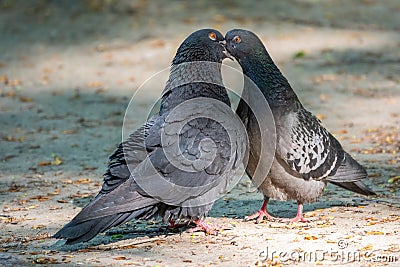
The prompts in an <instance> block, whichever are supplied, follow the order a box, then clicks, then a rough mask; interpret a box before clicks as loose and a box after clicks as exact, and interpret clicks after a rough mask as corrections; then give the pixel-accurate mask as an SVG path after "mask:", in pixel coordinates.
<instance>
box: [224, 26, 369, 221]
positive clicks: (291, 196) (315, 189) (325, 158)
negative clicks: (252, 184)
mask: <svg viewBox="0 0 400 267" xmlns="http://www.w3.org/2000/svg"><path fill="white" fill-rule="evenodd" d="M225 39H226V48H227V50H228V52H229V53H230V54H231V55H232V56H233V57H235V58H236V60H237V61H238V62H239V64H240V65H241V67H242V70H243V74H244V75H245V84H244V89H243V95H245V96H250V95H251V94H252V93H253V92H252V90H257V89H254V88H257V87H258V88H259V90H261V92H262V94H263V95H264V97H265V99H266V100H267V102H268V104H269V106H270V108H271V111H272V113H273V119H274V120H275V127H276V149H275V157H274V158H273V161H272V165H271V169H270V171H269V173H268V174H267V173H265V180H263V182H262V183H261V184H260V185H259V189H260V190H261V191H262V192H263V194H264V197H265V198H264V203H263V205H262V207H261V209H260V211H259V212H257V213H256V214H254V215H251V216H248V217H247V219H254V218H257V222H260V221H261V220H262V219H263V218H264V217H266V218H267V219H269V220H273V219H274V218H273V217H272V216H271V215H269V214H268V211H267V204H268V200H269V198H274V199H278V200H281V201H285V200H296V201H297V203H298V212H297V216H296V217H294V218H292V219H290V221H292V222H297V221H302V222H305V221H306V219H305V218H304V217H303V211H302V210H303V203H308V202H314V201H316V200H317V198H318V197H319V196H320V195H321V194H322V193H323V190H324V188H325V186H326V184H327V182H330V183H332V184H335V185H337V186H340V187H343V188H345V189H348V190H350V191H353V192H356V193H359V194H363V195H367V196H368V195H375V193H374V192H373V191H371V190H370V189H369V188H368V187H367V186H366V185H365V184H363V183H362V181H361V180H362V179H364V178H366V177H367V172H366V171H365V169H364V168H363V167H362V166H361V165H360V164H359V163H357V162H356V161H355V160H354V159H353V158H352V157H351V156H350V155H349V154H348V153H347V152H345V151H344V150H343V148H342V146H341V145H340V143H339V141H338V140H336V139H335V138H334V137H333V136H332V135H331V134H330V133H329V132H328V131H327V130H326V129H325V128H324V127H323V126H322V125H321V122H320V120H319V119H317V118H316V117H315V116H314V115H313V114H311V113H310V112H309V111H307V110H306V109H305V108H304V107H303V105H302V104H301V103H300V101H299V99H298V98H297V95H296V94H295V92H294V91H293V90H292V88H291V86H290V84H289V82H288V81H287V79H286V78H285V77H284V76H283V75H282V73H281V72H280V70H279V69H278V67H277V66H276V65H275V63H274V62H273V60H272V59H271V57H270V56H269V54H268V52H267V50H266V49H265V47H264V45H263V43H262V42H261V40H260V39H259V38H258V37H257V36H256V35H255V34H254V33H252V32H249V31H246V30H239V29H235V30H231V31H229V32H228V33H227V34H226V35H225ZM251 83H254V84H255V85H256V86H257V87H254V86H253V88H251V86H250V85H251ZM248 99H251V97H249V98H248ZM250 102H251V101H250ZM251 105H252V103H248V104H246V102H245V101H244V100H243V99H242V100H241V101H240V103H239V106H238V108H237V111H236V112H237V114H238V115H239V117H240V118H241V119H242V121H243V122H244V124H245V127H246V129H247V132H248V133H249V142H250V152H249V154H250V155H249V163H248V165H247V168H246V172H247V173H248V175H249V176H250V177H252V176H253V174H254V172H255V168H256V166H257V164H264V162H263V161H265V159H264V158H261V159H260V156H259V151H260V148H259V147H260V144H261V140H260V134H259V125H258V122H257V120H256V119H255V116H254V114H253V111H252V109H250V108H249V107H251ZM257 132H258V134H257ZM250 133H252V134H250ZM265 164H267V163H265ZM286 220H288V219H286Z"/></svg>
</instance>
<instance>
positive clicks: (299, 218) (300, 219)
mask: <svg viewBox="0 0 400 267" xmlns="http://www.w3.org/2000/svg"><path fill="white" fill-rule="evenodd" d="M282 221H284V222H308V220H307V219H306V218H304V216H303V204H301V203H297V215H296V217H294V218H291V219H289V218H284V219H282Z"/></svg>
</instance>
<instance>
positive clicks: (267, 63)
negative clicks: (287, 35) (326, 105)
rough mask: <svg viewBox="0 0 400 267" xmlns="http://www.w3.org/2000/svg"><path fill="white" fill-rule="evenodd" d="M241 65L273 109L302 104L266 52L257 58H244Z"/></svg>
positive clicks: (260, 53)
mask: <svg viewBox="0 0 400 267" xmlns="http://www.w3.org/2000/svg"><path fill="white" fill-rule="evenodd" d="M240 64H241V66H242V69H243V74H245V75H246V76H247V77H248V78H250V79H251V80H252V82H254V83H255V85H257V87H258V88H259V89H260V90H261V92H262V93H263V95H264V96H265V98H266V99H267V101H268V103H269V105H270V106H271V107H272V108H273V107H275V106H291V105H293V103H296V102H298V103H300V102H299V100H298V98H297V95H296V94H295V92H294V91H293V89H292V87H291V86H290V84H289V82H288V80H287V79H286V78H285V76H283V74H282V73H281V71H280V70H279V68H278V67H277V66H276V65H275V63H274V62H273V60H272V59H271V57H270V56H269V54H268V52H267V51H266V50H264V51H263V52H259V53H257V55H256V56H254V55H253V56H251V57H245V58H242V59H241V60H240ZM246 87H247V88H249V87H250V86H246V85H245V88H244V90H246ZM253 87H254V86H253Z"/></svg>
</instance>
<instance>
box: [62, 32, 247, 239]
mask: <svg viewBox="0 0 400 267" xmlns="http://www.w3.org/2000/svg"><path fill="white" fill-rule="evenodd" d="M222 41H223V36H222V34H221V33H219V32H218V31H216V30H213V29H202V30H199V31H196V32H194V33H192V34H191V35H190V36H189V37H188V38H187V39H186V40H184V42H183V43H182V44H181V45H180V47H179V48H178V50H177V53H176V56H175V58H174V59H173V62H172V66H171V71H170V77H169V80H168V81H167V84H166V87H165V88H164V91H163V95H162V100H161V107H160V111H159V113H158V114H156V115H154V116H152V117H151V118H150V119H149V120H148V121H147V122H146V123H145V124H144V125H143V126H141V127H140V128H139V129H138V130H136V131H135V132H134V133H132V134H131V135H130V136H129V138H128V140H126V141H125V142H123V143H121V144H120V145H119V147H118V148H117V150H116V151H115V152H114V154H112V155H111V157H110V162H109V166H108V170H107V172H106V174H105V178H104V183H103V186H102V189H101V191H100V192H99V193H98V195H97V196H96V197H95V198H94V199H93V200H92V201H91V202H90V203H89V204H88V205H87V206H85V207H84V208H83V209H82V210H81V211H80V212H79V213H78V215H76V216H75V218H73V219H72V220H71V221H70V222H69V223H68V224H66V225H65V226H64V227H63V228H62V229H61V230H59V231H58V232H57V233H56V234H55V235H54V237H56V238H62V239H66V240H67V241H66V244H74V243H78V242H84V241H88V240H90V239H92V238H93V237H95V236H96V235H97V234H98V233H100V232H104V231H106V230H107V229H109V228H111V227H114V226H117V225H120V224H122V223H124V222H127V221H129V220H132V219H150V218H153V217H156V216H161V217H162V218H163V219H164V220H165V221H169V222H170V224H171V225H174V224H175V222H177V221H178V222H179V221H180V220H187V221H191V222H194V223H195V224H196V226H197V227H196V228H194V230H203V231H205V232H206V233H211V234H213V233H215V232H216V231H217V230H218V227H217V226H214V225H210V224H207V223H205V222H204V221H203V219H204V218H205V217H206V216H207V214H208V212H209V211H210V209H211V207H212V205H213V203H214V201H215V200H216V199H217V198H218V197H219V196H220V195H221V194H223V193H225V190H226V188H227V187H228V185H229V182H230V181H231V178H232V177H233V176H234V174H235V172H236V170H237V169H238V167H239V166H240V165H241V164H242V161H243V159H244V154H245V150H246V147H245V146H246V145H247V143H246V141H247V139H246V138H245V135H246V134H245V129H244V127H243V125H242V123H241V121H240V119H239V118H238V117H237V115H236V114H235V113H234V112H233V111H232V110H231V108H230V101H229V98H228V95H227V92H226V89H225V87H223V83H222V76H221V62H222V60H223V59H224V58H225V57H226V55H225V52H226V51H225V49H224V46H223V44H222ZM218 111H219V112H220V114H218V116H219V117H218V118H217V119H216V120H213V119H212V117H213V115H215V114H214V113H216V112H218ZM210 113H213V114H210ZM235 118H236V120H237V121H235ZM218 120H220V121H218ZM223 120H228V121H229V122H230V123H228V124H225V125H224V122H223ZM235 123H237V124H238V125H236V124H235ZM239 124H240V125H239ZM240 127H242V128H240Z"/></svg>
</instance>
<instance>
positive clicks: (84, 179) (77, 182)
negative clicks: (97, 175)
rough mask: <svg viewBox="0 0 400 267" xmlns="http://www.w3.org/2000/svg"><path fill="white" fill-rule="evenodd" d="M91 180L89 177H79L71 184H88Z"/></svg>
mask: <svg viewBox="0 0 400 267" xmlns="http://www.w3.org/2000/svg"><path fill="white" fill-rule="evenodd" d="M91 181H92V179H90V178H79V179H78V180H76V181H74V182H73V184H74V185H78V184H88V183H90V182H91Z"/></svg>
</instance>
